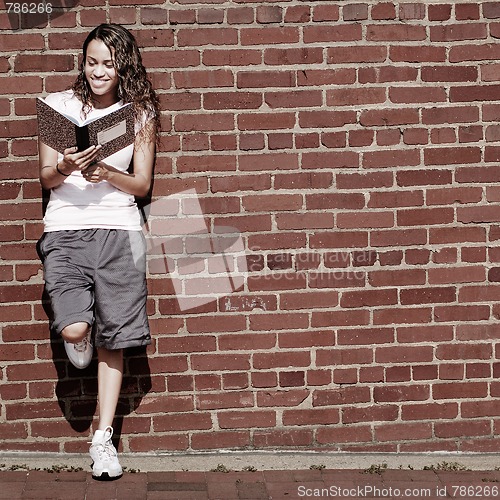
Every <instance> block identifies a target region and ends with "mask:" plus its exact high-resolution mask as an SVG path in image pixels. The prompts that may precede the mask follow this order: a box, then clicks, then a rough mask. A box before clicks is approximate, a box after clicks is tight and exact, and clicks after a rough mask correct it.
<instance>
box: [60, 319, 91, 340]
mask: <svg viewBox="0 0 500 500" xmlns="http://www.w3.org/2000/svg"><path fill="white" fill-rule="evenodd" d="M89 330H90V325H89V324H88V323H85V321H79V322H78V323H72V324H71V325H68V326H67V327H66V328H63V330H62V332H61V335H62V338H63V339H64V340H65V341H66V342H69V343H70V344H77V343H78V342H81V341H82V340H83V339H84V338H85V337H86V336H87V335H88V333H89Z"/></svg>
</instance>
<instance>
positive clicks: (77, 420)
mask: <svg viewBox="0 0 500 500" xmlns="http://www.w3.org/2000/svg"><path fill="white" fill-rule="evenodd" d="M42 304H43V307H44V309H45V312H46V314H47V317H48V318H49V321H51V317H52V310H51V308H50V302H49V300H48V297H47V295H46V292H45V291H44V292H43V297H42ZM49 331H50V346H51V350H52V360H53V362H54V366H55V367H56V371H57V375H58V381H57V384H56V390H55V392H56V396H57V401H58V403H59V407H60V408H61V414H62V415H63V416H64V418H65V419H66V420H67V422H68V423H69V424H70V426H71V428H72V429H74V430H75V431H77V432H86V431H88V429H89V428H90V427H91V425H92V422H93V420H94V418H95V417H94V415H95V412H96V408H97V353H94V357H93V359H92V362H91V363H90V365H89V366H88V367H87V368H85V369H83V370H79V369H78V368H75V367H74V366H73V365H72V364H71V363H70V361H69V360H68V357H67V355H66V352H65V349H64V344H63V341H62V339H61V336H60V335H59V334H58V333H56V332H54V330H53V329H52V328H50V329H49ZM123 358H124V363H123V364H124V366H123V382H122V387H121V392H120V398H119V400H118V405H117V408H116V416H115V420H114V424H113V430H114V433H113V441H115V445H116V444H117V443H118V442H119V440H120V436H121V430H122V427H123V419H124V417H126V416H127V415H129V414H130V413H132V412H133V411H135V410H136V409H137V408H138V407H139V405H140V403H141V401H142V398H143V397H144V396H145V395H146V394H147V393H148V392H149V391H150V390H151V387H152V385H151V370H150V367H149V360H148V356H147V346H141V347H133V348H128V349H125V351H124V356H123Z"/></svg>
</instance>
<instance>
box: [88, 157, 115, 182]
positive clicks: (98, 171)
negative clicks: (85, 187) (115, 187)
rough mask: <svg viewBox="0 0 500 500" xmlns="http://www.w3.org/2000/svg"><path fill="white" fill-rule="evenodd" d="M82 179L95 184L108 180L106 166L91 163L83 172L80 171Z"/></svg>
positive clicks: (100, 162)
mask: <svg viewBox="0 0 500 500" xmlns="http://www.w3.org/2000/svg"><path fill="white" fill-rule="evenodd" d="M82 175H83V178H84V179H85V180H86V181H88V182H92V183H94V184H95V183H97V182H101V181H105V180H107V179H108V176H109V170H108V165H106V163H104V162H102V161H98V162H97V163H93V164H91V165H89V166H88V167H87V168H86V169H85V170H83V171H82Z"/></svg>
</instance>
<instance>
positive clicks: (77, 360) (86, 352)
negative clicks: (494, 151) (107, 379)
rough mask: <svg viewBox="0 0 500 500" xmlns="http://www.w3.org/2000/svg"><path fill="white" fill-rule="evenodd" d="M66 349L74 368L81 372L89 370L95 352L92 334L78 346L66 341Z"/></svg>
mask: <svg viewBox="0 0 500 500" xmlns="http://www.w3.org/2000/svg"><path fill="white" fill-rule="evenodd" d="M64 349H65V350H66V354H67V355H68V358H69V360H70V361H71V363H72V364H73V366H76V368H79V369H80V370H83V369H84V368H87V366H89V365H90V362H91V361H92V353H93V350H94V348H93V346H92V341H91V337H90V332H89V334H88V335H87V337H85V338H84V339H83V340H82V341H81V342H78V343H76V344H72V343H70V342H66V341H64Z"/></svg>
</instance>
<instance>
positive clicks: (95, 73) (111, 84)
mask: <svg viewBox="0 0 500 500" xmlns="http://www.w3.org/2000/svg"><path fill="white" fill-rule="evenodd" d="M85 78H86V79H87V82H88V84H89V86H90V90H91V92H92V101H93V103H94V106H95V107H96V108H107V107H108V106H111V105H112V104H114V103H115V102H118V101H119V98H118V83H119V80H118V73H117V71H116V68H115V66H114V59H113V54H112V53H111V52H110V50H109V49H108V47H107V46H106V44H105V43H104V42H103V41H102V40H99V39H94V40H92V41H91V42H90V43H89V44H88V47H87V53H86V57H85Z"/></svg>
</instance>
